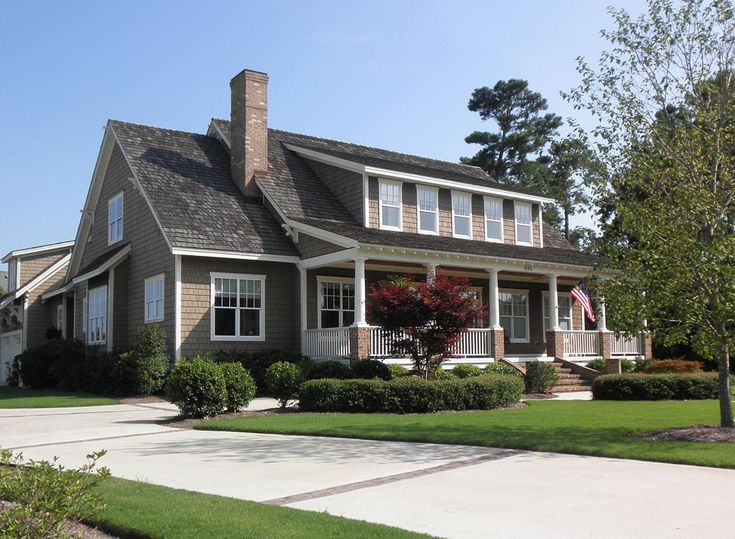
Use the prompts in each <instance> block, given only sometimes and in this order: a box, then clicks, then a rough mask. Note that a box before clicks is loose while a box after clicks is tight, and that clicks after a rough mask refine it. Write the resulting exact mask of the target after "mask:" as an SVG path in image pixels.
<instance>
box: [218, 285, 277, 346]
mask: <svg viewBox="0 0 735 539" xmlns="http://www.w3.org/2000/svg"><path fill="white" fill-rule="evenodd" d="M265 278H266V276H265V275H255V274H250V273H215V272H211V273H210V274H209V340H210V341H250V342H263V341H265V305H266V304H265V300H266V296H265ZM215 279H238V285H237V286H238V296H239V286H240V284H239V280H240V279H245V280H251V281H260V304H261V308H260V335H257V336H249V335H246V336H244V337H243V336H238V335H215V334H214V280H215ZM238 301H239V299H238ZM235 330H236V331H240V308H239V307H238V308H236V309H235Z"/></svg>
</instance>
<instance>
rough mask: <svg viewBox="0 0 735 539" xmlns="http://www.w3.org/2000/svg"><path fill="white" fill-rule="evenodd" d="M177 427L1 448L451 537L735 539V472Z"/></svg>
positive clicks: (94, 416)
mask: <svg viewBox="0 0 735 539" xmlns="http://www.w3.org/2000/svg"><path fill="white" fill-rule="evenodd" d="M254 406H256V407H265V406H268V403H267V402H264V401H256V402H255V403H254ZM173 415H175V412H173V411H172V410H171V407H170V406H169V405H167V404H162V405H159V403H151V404H143V405H118V406H100V407H91V408H57V409H43V410H30V409H25V410H0V445H2V446H4V447H12V448H16V449H19V450H21V451H22V452H23V453H24V454H25V455H26V456H28V457H32V458H36V459H38V458H51V457H53V456H55V455H57V456H59V457H61V459H62V462H63V463H64V464H67V465H78V464H80V463H81V462H82V461H83V459H84V455H85V454H87V453H89V452H90V451H95V450H99V449H107V450H108V455H107V456H105V457H104V459H103V464H104V465H105V466H108V467H109V468H110V469H111V470H112V473H113V474H114V475H116V476H119V477H124V478H127V479H139V480H145V481H149V482H152V483H156V484H160V485H167V486H171V487H176V488H184V489H188V490H196V491H200V492H207V493H212V494H220V495H224V496H232V497H235V498H242V499H248V500H256V501H260V502H265V503H271V504H275V505H285V506H288V507H296V508H300V509H308V510H314V511H327V512H329V513H331V514H335V515H343V516H347V517H351V518H357V519H362V520H368V521H373V522H382V523H385V524H390V525H394V526H399V527H401V528H406V529H411V530H416V531H422V532H427V533H431V534H434V535H438V536H443V537H488V536H500V537H523V536H529V535H531V534H535V535H543V536H544V537H643V536H646V537H667V538H669V537H691V536H695V535H697V536H705V537H712V538H717V537H723V538H724V537H728V538H730V537H733V536H735V523H734V522H733V521H732V519H730V518H728V517H727V515H729V514H730V513H731V510H732V497H731V493H732V490H733V487H735V471H732V470H718V469H713V468H699V467H692V466H677V465H669V464H658V463H649V462H636V461H626V460H616V459H606V458H594V457H578V456H571V455H559V454H552V453H534V452H524V451H509V450H501V449H489V448H473V447H464V446H451V445H436V444H411V443H401V442H376V441H367V440H347V439H336V438H318V437H309V436H278V435H265V434H248V433H220V432H205V431H192V430H179V429H174V428H170V427H166V426H161V425H159V424H158V423H157V422H159V421H161V420H164V419H167V418H170V417H172V416H173ZM723 516H724V518H723ZM721 521H724V522H721Z"/></svg>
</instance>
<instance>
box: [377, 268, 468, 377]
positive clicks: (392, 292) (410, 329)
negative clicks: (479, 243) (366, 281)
mask: <svg viewBox="0 0 735 539" xmlns="http://www.w3.org/2000/svg"><path fill="white" fill-rule="evenodd" d="M368 299H369V301H368V305H367V307H368V310H369V312H370V314H371V315H372V317H373V318H374V319H375V322H376V323H377V324H379V325H381V326H382V327H383V328H385V329H386V330H388V331H393V332H395V333H396V334H397V335H399V336H402V338H398V339H396V340H395V341H394V343H393V350H392V353H394V354H399V353H404V354H409V355H410V356H411V359H412V360H413V363H414V366H415V368H416V371H417V372H418V373H419V375H420V376H422V377H423V378H426V377H428V373H429V372H433V370H434V368H436V367H437V366H438V365H439V364H440V363H441V362H442V361H443V360H444V358H445V357H446V356H447V355H448V354H449V352H450V350H451V347H452V345H454V344H456V343H457V342H458V341H459V339H460V338H461V336H462V332H463V331H464V330H466V329H467V328H468V327H469V326H470V325H471V324H472V323H473V322H474V321H475V320H477V319H478V318H481V317H482V306H481V305H480V303H478V302H477V301H476V300H475V299H474V298H473V297H472V295H471V293H470V290H469V280H467V279H464V278H458V277H447V276H445V275H439V276H437V277H436V278H435V279H434V280H433V282H431V283H428V284H427V286H420V287H419V286H415V284H414V282H413V280H412V278H411V277H408V276H393V277H391V278H388V279H386V280H384V281H381V282H379V283H377V284H374V285H373V286H372V287H371V289H370V294H369V298H368Z"/></svg>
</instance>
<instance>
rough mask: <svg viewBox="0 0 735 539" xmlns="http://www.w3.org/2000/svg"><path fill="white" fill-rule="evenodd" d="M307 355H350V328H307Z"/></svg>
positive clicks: (320, 356) (305, 333)
mask: <svg viewBox="0 0 735 539" xmlns="http://www.w3.org/2000/svg"><path fill="white" fill-rule="evenodd" d="M304 339H305V342H304V344H305V348H306V351H305V352H304V353H305V354H306V355H307V356H310V357H315V358H328V357H329V358H332V357H348V356H349V355H350V328H348V327H345V328H323V329H307V330H306V331H305V332H304Z"/></svg>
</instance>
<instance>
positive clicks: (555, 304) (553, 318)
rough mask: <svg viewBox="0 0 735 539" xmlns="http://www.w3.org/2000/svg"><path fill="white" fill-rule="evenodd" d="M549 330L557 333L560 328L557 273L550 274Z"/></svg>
mask: <svg viewBox="0 0 735 539" xmlns="http://www.w3.org/2000/svg"><path fill="white" fill-rule="evenodd" d="M548 277H549V325H550V326H551V327H550V328H549V329H551V330H552V331H557V330H559V329H561V328H560V327H559V293H558V291H557V288H556V278H557V275H556V274H555V273H549V275H548Z"/></svg>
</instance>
